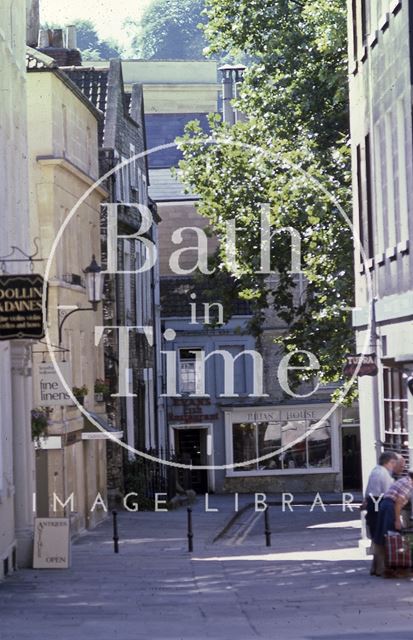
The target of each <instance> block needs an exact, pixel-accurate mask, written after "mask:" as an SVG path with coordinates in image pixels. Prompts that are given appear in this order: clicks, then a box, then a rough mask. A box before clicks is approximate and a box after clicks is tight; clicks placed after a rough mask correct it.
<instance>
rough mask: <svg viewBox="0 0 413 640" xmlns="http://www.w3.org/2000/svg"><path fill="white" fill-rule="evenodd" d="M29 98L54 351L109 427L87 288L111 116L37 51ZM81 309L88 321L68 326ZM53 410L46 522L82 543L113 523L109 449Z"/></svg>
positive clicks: (39, 477)
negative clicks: (83, 534) (105, 117)
mask: <svg viewBox="0 0 413 640" xmlns="http://www.w3.org/2000/svg"><path fill="white" fill-rule="evenodd" d="M27 88H28V125H29V127H28V140H29V177H30V232H31V234H32V235H33V237H37V238H39V246H40V249H41V254H42V257H43V258H44V260H45V261H44V263H42V267H41V273H42V274H45V276H46V277H47V281H48V301H47V310H48V323H49V338H50V343H51V345H53V346H52V351H53V353H54V358H55V360H56V364H57V367H59V366H64V365H63V363H64V362H66V363H68V364H69V366H70V369H71V379H67V378H66V382H67V384H68V386H69V387H72V388H73V389H74V387H77V388H78V389H81V388H82V387H85V388H84V390H83V392H82V393H81V394H80V395H82V397H83V400H82V402H83V404H84V407H85V409H86V410H87V411H91V412H93V413H94V415H95V416H96V419H97V420H98V421H103V422H104V421H105V420H106V416H105V413H104V410H103V409H102V406H101V404H99V403H98V402H97V399H96V395H95V393H94V388H95V382H96V380H98V379H101V378H103V376H104V368H103V367H104V362H103V346H102V344H98V345H97V346H95V327H96V326H102V325H103V314H102V305H101V304H98V305H96V309H93V308H92V307H91V304H90V302H89V296H88V292H87V289H86V286H85V279H84V278H85V276H84V271H85V269H86V268H87V267H88V265H89V263H91V261H92V257H93V256H95V258H96V261H97V263H101V254H100V235H101V234H100V207H101V203H102V201H103V200H105V199H106V198H107V196H108V193H107V191H106V190H105V189H104V188H102V187H101V186H99V185H96V186H95V182H96V180H97V179H98V177H99V155H98V124H99V122H100V119H101V114H100V112H99V111H97V109H96V108H95V107H94V106H93V105H92V104H91V103H90V102H89V101H88V100H87V99H86V98H85V96H84V95H83V94H82V92H81V91H80V90H79V89H78V88H77V86H76V85H75V84H74V83H73V82H72V81H71V80H70V79H69V78H68V76H66V75H65V74H64V73H63V72H62V71H60V70H59V68H58V66H57V64H56V62H55V61H54V60H53V59H52V58H50V57H48V56H46V55H44V54H42V53H40V52H39V51H36V50H34V49H30V48H28V52H27ZM91 187H92V189H90V188H91ZM89 189H90V191H88V190H89ZM77 308H79V309H80V310H81V311H82V313H80V312H76V313H73V314H71V315H70V317H69V316H68V317H67V318H66V317H65V316H66V314H68V313H69V312H70V311H71V310H76V309H77ZM63 321H64V324H62V322H63ZM50 359H51V356H50V353H49V352H48V349H47V347H46V346H45V345H44V344H43V345H42V344H36V345H35V348H34V361H33V367H34V371H37V368H38V365H39V363H41V362H48V361H49V360H50ZM51 362H52V361H51ZM62 371H63V369H62ZM63 375H65V374H63ZM34 382H35V385H38V384H39V380H38V379H37V378H35V379H34ZM46 404H47V403H46ZM42 406H43V405H42ZM33 408H34V407H33ZM50 408H52V409H53V412H52V413H51V415H50V418H49V426H48V430H47V436H46V437H45V438H43V439H42V440H41V441H40V443H39V445H38V447H37V451H36V512H37V515H38V516H42V517H53V516H63V515H64V516H66V517H70V520H71V530H72V532H73V533H75V532H78V531H80V530H82V529H84V528H92V527H93V526H95V525H96V524H97V523H98V522H100V521H101V520H102V519H103V518H104V517H105V516H106V511H105V510H104V508H103V507H102V505H101V504H99V505H95V500H96V497H97V496H98V495H100V496H101V497H102V499H103V500H106V441H105V439H104V437H102V438H100V436H101V435H102V434H100V433H97V434H94V436H95V437H93V439H92V438H91V436H90V433H89V432H90V431H91V427H90V423H89V422H88V420H87V417H85V414H83V413H81V411H80V410H79V408H78V407H77V406H75V405H74V403H72V404H69V405H64V406H63V405H62V406H59V403H58V402H57V403H53V404H52V405H50ZM86 416H87V414H86ZM69 498H70V500H69ZM68 500H69V502H67V501H68ZM66 502H67V503H66ZM65 503H66V504H65Z"/></svg>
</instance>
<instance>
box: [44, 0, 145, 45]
mask: <svg viewBox="0 0 413 640" xmlns="http://www.w3.org/2000/svg"><path fill="white" fill-rule="evenodd" d="M151 1H152V0H70V2H68V0H40V21H41V22H42V23H43V22H55V23H58V24H59V25H60V24H61V25H62V26H64V25H65V24H67V23H70V22H71V21H73V20H76V19H82V20H91V21H92V22H93V23H94V24H95V25H96V29H97V31H98V34H99V37H100V38H101V39H106V38H115V40H117V41H118V42H120V44H122V45H124V46H127V45H128V44H129V41H130V39H129V37H128V35H127V32H126V31H125V29H124V28H123V26H122V25H123V23H124V21H125V20H126V19H127V18H132V19H133V20H139V18H140V16H141V14H142V12H143V10H144V9H145V7H146V6H148V4H150V3H151Z"/></svg>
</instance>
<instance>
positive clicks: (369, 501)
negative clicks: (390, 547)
mask: <svg viewBox="0 0 413 640" xmlns="http://www.w3.org/2000/svg"><path fill="white" fill-rule="evenodd" d="M401 458H402V456H400V455H399V454H397V453H395V452H393V451H385V452H384V453H382V454H381V456H380V458H379V464H378V465H377V466H375V467H374V469H373V470H372V472H371V473H370V476H369V479H368V482H367V487H366V493H365V498H364V502H363V505H362V508H363V507H364V508H366V509H367V514H366V523H367V527H368V530H369V537H370V538H371V539H372V540H373V538H374V535H375V532H376V526H377V518H378V512H379V503H380V500H381V498H382V497H383V495H384V494H385V493H386V492H387V491H388V490H389V489H390V487H391V485H392V484H393V482H394V477H393V474H394V473H395V472H397V473H400V472H401V470H402V462H401ZM403 466H404V465H403ZM372 544H373V564H372V566H371V569H370V573H371V574H372V575H375V574H376V561H377V558H376V553H375V549H374V547H375V545H374V543H372Z"/></svg>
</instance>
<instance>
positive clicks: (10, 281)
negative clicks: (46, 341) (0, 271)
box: [0, 273, 47, 340]
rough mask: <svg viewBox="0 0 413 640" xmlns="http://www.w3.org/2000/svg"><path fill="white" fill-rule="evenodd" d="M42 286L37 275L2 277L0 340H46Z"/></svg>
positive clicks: (0, 283) (7, 275)
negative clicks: (44, 338)
mask: <svg viewBox="0 0 413 640" xmlns="http://www.w3.org/2000/svg"><path fill="white" fill-rule="evenodd" d="M43 284H44V282H43V278H42V276H41V275H39V274H36V273H30V274H27V275H10V274H6V275H0V340H24V339H26V340H27V339H31V340H39V339H40V338H43V337H44V326H45V322H44V321H45V318H43ZM46 306H47V305H45V308H46Z"/></svg>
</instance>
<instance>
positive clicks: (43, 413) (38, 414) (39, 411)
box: [31, 407, 53, 444]
mask: <svg viewBox="0 0 413 640" xmlns="http://www.w3.org/2000/svg"><path fill="white" fill-rule="evenodd" d="M52 411H53V409H50V408H49V407H40V408H39V407H38V408H36V409H32V411H31V425H32V440H33V441H34V442H36V443H37V444H39V442H40V438H42V437H44V436H45V435H46V433H47V426H48V424H49V416H50V414H51V413H52Z"/></svg>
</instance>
